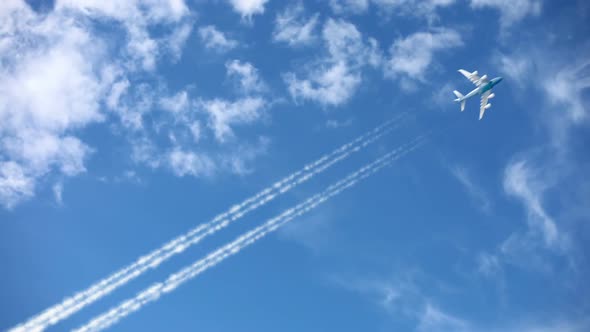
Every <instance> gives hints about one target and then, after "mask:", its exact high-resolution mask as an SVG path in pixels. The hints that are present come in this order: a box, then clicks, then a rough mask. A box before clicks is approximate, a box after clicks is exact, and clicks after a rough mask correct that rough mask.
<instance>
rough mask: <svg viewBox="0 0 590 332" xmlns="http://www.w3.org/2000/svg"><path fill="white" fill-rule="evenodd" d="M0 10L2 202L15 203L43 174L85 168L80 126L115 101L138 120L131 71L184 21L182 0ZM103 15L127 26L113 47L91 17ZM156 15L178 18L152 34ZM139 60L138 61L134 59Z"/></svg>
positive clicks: (173, 45) (179, 35)
mask: <svg viewBox="0 0 590 332" xmlns="http://www.w3.org/2000/svg"><path fill="white" fill-rule="evenodd" d="M2 6H3V7H2V10H0V22H2V23H0V31H1V33H0V64H1V65H0V161H1V162H2V165H3V166H2V169H3V171H2V180H1V181H0V186H2V188H0V192H2V194H1V195H0V196H1V197H0V204H3V205H4V206H7V207H12V206H14V205H16V204H18V202H20V201H22V200H24V199H27V198H30V197H32V196H33V195H34V190H35V187H36V183H37V182H38V181H39V179H41V178H43V177H46V176H52V175H57V176H60V175H61V176H75V175H77V174H80V173H82V172H85V170H86V167H85V160H86V159H87V158H88V156H89V154H90V152H91V151H92V149H91V148H90V147H88V146H87V145H86V143H84V142H82V141H81V140H80V139H79V138H78V137H77V134H78V133H79V132H80V131H81V130H83V129H84V128H85V127H86V126H88V125H90V124H94V123H99V122H102V121H103V120H104V119H105V118H106V116H105V115H106V114H105V110H104V109H102V105H105V106H106V107H107V108H108V109H111V110H115V111H116V112H117V114H120V115H121V119H122V120H123V119H126V121H129V123H135V125H136V126H137V127H140V126H141V117H140V116H135V117H132V116H131V115H133V113H130V112H128V109H127V107H128V106H127V102H123V100H124V99H125V96H127V94H128V90H129V87H130V86H132V82H130V81H128V80H127V79H126V78H125V77H126V76H127V74H128V73H129V72H130V71H131V72H133V71H137V70H150V71H151V70H153V69H154V68H155V65H156V63H157V59H158V54H159V53H160V48H162V47H167V48H169V49H170V50H171V51H172V52H173V53H174V54H176V55H179V53H180V50H181V48H182V44H183V43H184V40H185V39H186V37H185V36H186V35H187V30H188V28H187V27H188V25H182V24H183V20H184V19H185V17H187V16H188V14H189V13H188V9H187V7H186V6H185V5H184V2H183V1H181V0H170V1H166V2H161V1H141V2H140V1H125V2H109V1H96V0H85V1H69V0H63V1H58V2H56V4H55V8H54V9H53V10H51V11H49V12H46V13H42V14H37V13H35V12H33V11H32V10H31V9H30V8H29V7H28V5H27V4H26V3H25V2H21V1H9V2H3V5H2ZM104 21H108V22H109V23H114V24H112V26H113V27H114V28H115V29H121V31H122V32H123V33H124V34H125V37H126V38H124V44H123V45H122V47H119V46H118V44H117V43H114V42H112V41H111V40H108V41H107V40H105V39H104V36H102V35H100V34H99V32H97V31H98V30H97V29H96V27H95V26H94V24H95V23H96V22H104ZM153 24H180V25H181V27H180V28H179V29H172V31H173V32H172V34H171V35H164V36H163V37H162V38H159V39H157V40H156V39H153V38H152V37H151V36H150V33H149V27H150V26H151V25H153ZM137 64H139V65H137Z"/></svg>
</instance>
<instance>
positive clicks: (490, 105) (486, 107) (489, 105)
mask: <svg viewBox="0 0 590 332" xmlns="http://www.w3.org/2000/svg"><path fill="white" fill-rule="evenodd" d="M490 107H492V104H491V103H488V104H487V105H486V106H485V107H484V108H485V109H486V110H487V109H488V108H490Z"/></svg>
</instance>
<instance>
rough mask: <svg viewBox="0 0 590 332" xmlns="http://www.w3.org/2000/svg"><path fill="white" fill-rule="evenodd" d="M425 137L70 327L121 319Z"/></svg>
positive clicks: (88, 328) (90, 328)
mask: <svg viewBox="0 0 590 332" xmlns="http://www.w3.org/2000/svg"><path fill="white" fill-rule="evenodd" d="M424 141H425V136H420V137H418V138H416V139H415V140H413V141H412V142H410V143H407V144H405V145H403V146H402V147H399V148H396V149H394V150H392V151H390V152H388V153H386V154H385V155H383V156H382V157H380V158H378V159H376V160H374V161H373V162H371V163H369V164H367V165H365V166H363V167H361V168H360V169H359V170H357V171H355V172H353V173H351V174H349V175H348V176H346V177H345V178H344V179H342V180H340V181H338V182H336V183H335V184H333V185H331V186H329V187H328V188H327V189H326V190H324V191H323V192H321V193H319V194H315V195H313V196H311V197H310V198H308V199H307V200H305V201H304V202H302V203H299V204H298V205H296V206H295V207H292V208H289V209H287V210H285V211H284V212H283V213H281V214H280V215H278V216H276V217H274V218H271V219H269V220H268V221H266V222H265V223H264V224H262V225H260V226H258V227H256V228H254V229H252V230H250V231H248V232H246V233H245V234H243V235H241V236H239V237H238V238H237V239H235V240H234V241H232V242H230V243H228V244H226V245H225V246H223V247H220V248H219V249H217V250H215V251H213V252H211V253H210V254H208V255H207V256H205V257H204V258H202V259H200V260H198V261H196V262H195V263H193V264H192V265H189V266H187V267H185V268H183V269H181V270H180V271H179V272H177V273H173V274H171V275H170V276H169V277H168V278H167V279H166V280H165V281H164V282H159V283H155V284H153V285H151V286H149V287H148V288H146V289H145V290H144V291H142V292H140V293H138V294H137V295H136V296H135V297H133V298H131V299H128V300H126V301H123V302H121V304H119V305H118V306H117V307H114V308H112V309H110V310H109V311H107V312H106V313H104V314H102V315H99V316H97V317H95V318H93V319H92V320H90V321H89V322H88V323H87V324H86V325H84V326H82V327H80V328H78V329H75V330H73V332H96V331H102V330H104V329H106V328H109V327H111V326H112V325H114V324H115V323H117V322H118V321H120V320H121V319H123V318H125V317H127V316H129V315H130V314H132V313H134V312H136V311H139V310H140V309H141V308H142V307H143V306H145V305H146V304H148V303H151V302H154V301H156V300H158V299H159V298H160V297H161V296H162V295H164V294H166V293H170V292H172V291H174V290H175V289H177V288H178V287H179V286H180V285H182V284H184V283H185V282H187V281H189V280H191V279H193V278H195V277H197V276H198V275H200V274H201V273H203V272H205V271H207V270H208V269H210V268H212V267H215V266H216V265H217V264H219V263H221V262H222V261H224V260H225V259H226V258H229V257H230V256H233V255H235V254H237V253H239V252H240V251H241V250H242V249H244V248H246V247H248V246H249V245H251V244H253V243H255V242H256V241H258V240H260V239H261V238H263V237H264V236H266V235H267V234H269V233H271V232H273V231H275V230H277V229H278V228H279V227H281V226H283V225H285V224H286V223H288V222H290V221H291V220H293V219H295V218H297V217H299V216H301V215H303V214H305V213H307V212H309V211H311V210H313V209H314V208H316V207H317V206H318V205H320V204H322V203H324V202H326V201H327V200H328V199H330V198H331V197H333V196H336V195H338V194H340V193H341V192H342V191H344V190H346V189H348V188H351V187H353V186H354V185H355V184H357V183H359V182H360V181H362V180H364V179H366V178H367V177H369V176H371V175H372V174H374V173H376V172H377V171H379V170H380V169H382V168H384V167H386V166H388V165H390V164H391V163H393V162H394V161H395V160H397V159H399V158H401V157H402V156H404V155H406V154H408V153H410V152H412V151H413V150H415V149H417V148H419V147H420V146H421V145H422V144H423V143H424Z"/></svg>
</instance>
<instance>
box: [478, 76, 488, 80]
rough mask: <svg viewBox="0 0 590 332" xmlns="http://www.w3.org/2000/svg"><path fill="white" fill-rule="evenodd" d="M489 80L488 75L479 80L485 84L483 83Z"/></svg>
mask: <svg viewBox="0 0 590 332" xmlns="http://www.w3.org/2000/svg"><path fill="white" fill-rule="evenodd" d="M487 78H488V75H483V76H482V77H481V78H480V79H479V80H480V81H482V82H483V81H485V80H486V79H487Z"/></svg>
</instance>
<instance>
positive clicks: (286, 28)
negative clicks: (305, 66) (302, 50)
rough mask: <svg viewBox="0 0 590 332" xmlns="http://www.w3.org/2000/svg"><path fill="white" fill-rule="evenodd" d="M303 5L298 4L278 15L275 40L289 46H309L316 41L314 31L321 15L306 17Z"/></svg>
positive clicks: (274, 34)
mask: <svg viewBox="0 0 590 332" xmlns="http://www.w3.org/2000/svg"><path fill="white" fill-rule="evenodd" d="M304 11H305V9H304V8H303V4H302V3H301V2H297V3H296V4H295V5H292V6H290V7H287V8H286V9H285V11H284V12H282V13H279V14H277V17H276V19H275V28H274V31H273V40H274V41H276V42H284V43H287V44H288V45H289V46H301V45H309V44H311V43H312V42H313V41H314V40H315V36H314V30H315V28H316V26H317V23H318V19H319V14H315V15H313V16H311V17H309V18H305V17H304Z"/></svg>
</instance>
